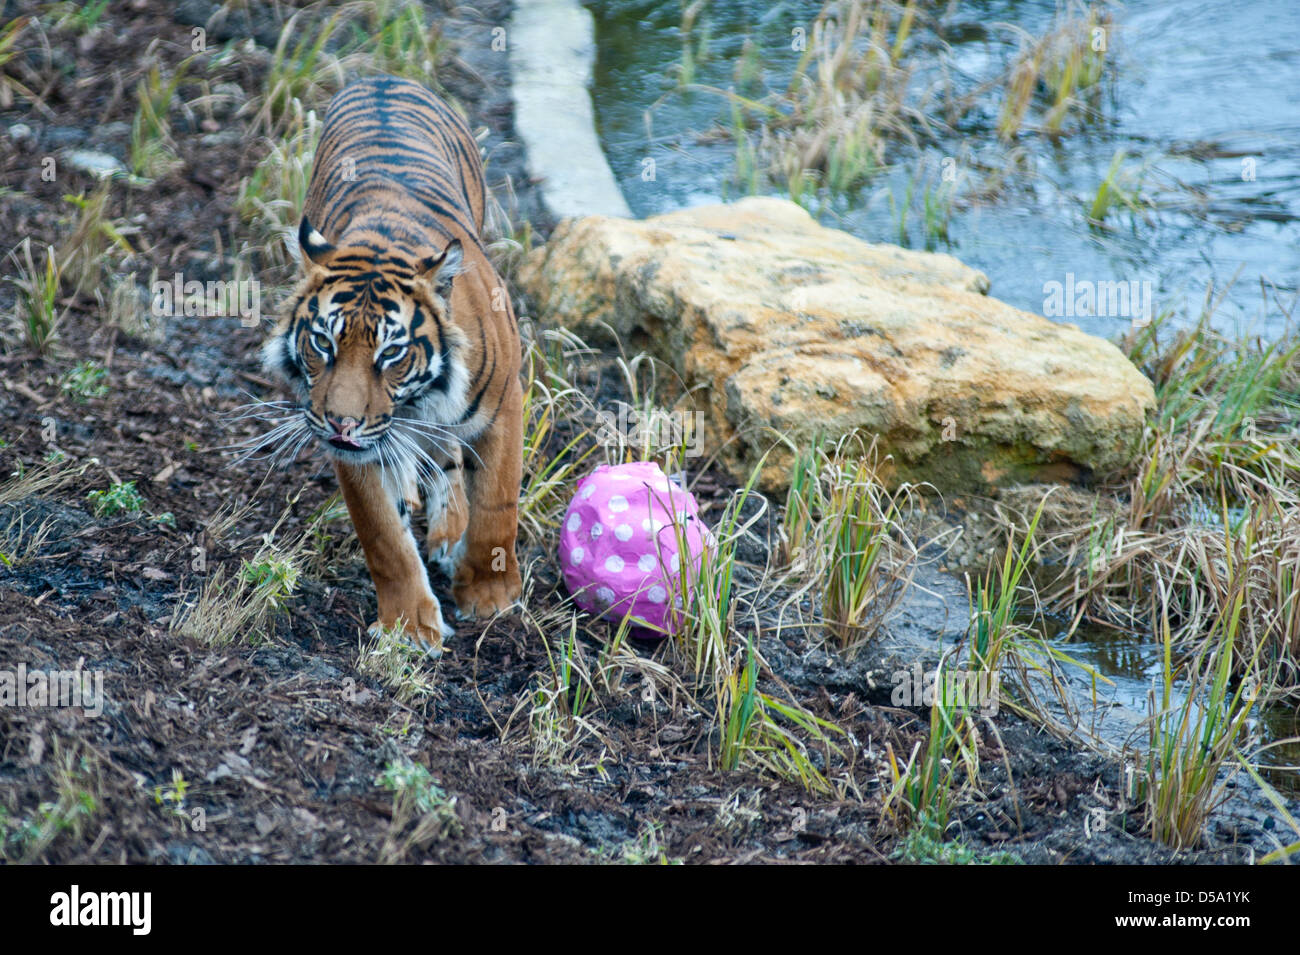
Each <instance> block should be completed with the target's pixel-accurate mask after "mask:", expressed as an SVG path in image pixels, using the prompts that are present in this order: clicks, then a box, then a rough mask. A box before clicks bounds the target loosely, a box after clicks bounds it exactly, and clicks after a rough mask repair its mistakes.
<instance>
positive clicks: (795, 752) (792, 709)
mask: <svg viewBox="0 0 1300 955" xmlns="http://www.w3.org/2000/svg"><path fill="white" fill-rule="evenodd" d="M761 469H762V462H760V464H759V466H758V467H756V468H755V469H754V471H753V473H751V475H750V477H749V480H748V482H747V483H746V484H745V486H744V487H743V488H741V489H739V490H738V491H736V492H735V493H734V494H733V496H732V498H731V500H730V501H729V502H728V503H727V506H726V508H725V509H724V511H723V513H722V516H721V517H720V518H719V520H718V522H717V524H716V526H715V528H714V530H713V532H711V533H708V534H705V536H704V546H703V549H702V551H701V552H700V555H699V558H698V560H682V561H681V565H680V572H679V573H678V575H677V577H676V579H675V580H674V581H673V588H672V590H671V592H670V594H669V597H670V598H671V599H672V600H673V604H674V607H675V610H674V612H673V614H672V618H671V625H670V630H671V634H672V639H673V646H674V648H675V650H676V652H677V653H678V655H679V659H680V660H681V661H682V663H683V664H685V665H686V666H687V668H688V671H687V672H688V673H690V674H691V679H692V683H693V686H694V688H695V691H696V692H698V693H700V694H701V696H702V698H703V699H704V700H711V702H712V709H713V714H714V721H715V723H716V725H717V727H718V748H717V753H718V762H719V765H720V766H722V768H724V769H728V770H734V769H739V768H742V767H748V768H751V769H756V770H758V771H760V772H766V773H769V774H771V775H774V776H776V777H778V778H783V779H790V780H793V781H796V782H799V783H800V784H801V785H803V786H804V787H805V788H806V789H808V790H809V791H810V792H819V793H831V792H833V791H834V787H833V786H832V784H831V782H830V781H829V780H828V778H827V775H826V772H827V771H828V770H829V768H830V766H831V764H832V762H833V761H835V760H843V759H844V758H845V752H844V750H843V749H842V748H841V747H840V746H839V744H838V743H837V742H836V739H837V738H838V737H840V736H842V735H843V730H842V729H840V728H839V727H838V726H836V725H835V724H833V723H831V722H829V721H827V720H824V719H821V718H820V717H818V716H816V715H814V714H813V713H811V712H809V711H808V710H807V709H805V708H804V707H802V706H800V705H799V704H798V703H797V702H795V701H794V700H793V698H790V697H789V696H788V694H786V695H785V698H782V697H780V696H778V695H777V694H775V693H771V692H766V691H764V690H761V689H760V688H759V679H760V676H765V677H767V678H768V679H769V680H771V681H773V682H775V681H776V678H775V676H774V675H772V674H771V673H770V671H769V670H768V669H767V667H766V665H764V664H762V661H761V658H760V657H759V655H758V651H757V649H756V643H757V639H756V636H753V635H751V636H748V637H746V638H745V639H744V640H743V642H742V640H741V630H740V628H739V625H738V623H737V620H736V616H737V611H738V609H739V607H740V605H741V594H740V586H739V581H738V580H737V578H736V547H737V544H738V542H739V541H740V539H741V537H742V535H743V534H744V533H745V532H746V531H747V530H748V528H749V527H750V526H752V525H753V524H754V523H755V522H756V521H758V520H759V519H760V518H761V517H762V516H763V510H764V509H763V508H759V509H758V510H757V511H756V512H755V513H754V514H753V515H751V516H750V517H749V518H748V519H747V520H742V518H741V513H742V511H743V510H744V508H745V504H746V501H747V500H749V498H750V495H751V494H753V493H754V492H753V487H754V482H755V481H756V480H757V478H758V475H759V473H760V472H761ZM763 503H764V505H765V502H763ZM670 507H671V502H670ZM673 529H674V532H675V534H676V535H677V551H678V553H679V554H682V555H688V554H691V553H692V548H691V546H690V542H689V539H688V538H687V535H686V528H685V527H684V526H683V522H682V521H674V523H673ZM749 624H750V625H752V631H753V632H754V633H757V632H759V630H760V627H761V625H760V623H759V621H758V620H757V618H756V616H755V617H754V618H753V619H752V620H751V621H749ZM744 629H745V630H750V629H751V626H749V625H747V626H746V627H745V628H744ZM814 753H816V755H814ZM819 762H820V764H821V766H820V767H819V766H818V763H819Z"/></svg>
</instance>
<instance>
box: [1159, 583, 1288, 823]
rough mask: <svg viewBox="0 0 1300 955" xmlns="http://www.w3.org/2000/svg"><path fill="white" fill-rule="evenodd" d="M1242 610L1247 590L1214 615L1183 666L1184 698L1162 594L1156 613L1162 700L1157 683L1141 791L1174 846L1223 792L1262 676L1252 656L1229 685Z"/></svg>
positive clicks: (1220, 799)
mask: <svg viewBox="0 0 1300 955" xmlns="http://www.w3.org/2000/svg"><path fill="white" fill-rule="evenodd" d="M1161 596H1163V594H1162V595H1161ZM1244 609H1245V594H1244V593H1243V592H1242V591H1240V590H1239V591H1237V593H1236V594H1235V595H1234V598H1233V599H1232V601H1231V603H1230V605H1229V607H1228V608H1226V610H1225V611H1224V612H1222V613H1220V614H1219V615H1218V616H1217V617H1216V619H1215V621H1214V625H1213V629H1212V631H1211V638H1212V639H1210V640H1207V641H1206V643H1205V644H1204V645H1203V646H1202V648H1201V650H1199V651H1198V652H1197V653H1196V654H1195V655H1194V656H1193V657H1192V658H1191V660H1190V661H1189V662H1188V663H1187V664H1186V665H1185V678H1184V681H1183V682H1184V684H1185V685H1184V687H1183V690H1184V694H1185V695H1184V696H1183V697H1182V699H1181V701H1180V700H1178V699H1176V698H1175V693H1174V686H1175V682H1176V681H1177V680H1178V676H1179V674H1178V671H1177V670H1176V669H1175V667H1174V663H1173V657H1174V650H1173V631H1172V629H1171V628H1170V625H1169V607H1168V605H1167V604H1166V603H1165V602H1164V601H1163V600H1161V602H1160V606H1159V609H1158V611H1157V613H1158V620H1159V631H1158V634H1157V635H1158V637H1159V639H1160V642H1161V645H1162V646H1163V649H1164V655H1163V662H1162V668H1161V673H1160V684H1159V691H1160V695H1159V699H1158V701H1157V697H1156V690H1155V689H1152V690H1151V691H1150V693H1149V696H1148V700H1149V703H1148V706H1149V709H1150V713H1149V727H1150V730H1149V738H1148V750H1147V753H1146V757H1145V760H1144V771H1143V773H1142V776H1141V780H1140V783H1141V785H1140V792H1139V796H1140V799H1141V800H1142V801H1143V803H1144V805H1145V807H1146V817H1147V825H1148V826H1149V827H1150V831H1151V835H1152V837H1153V838H1155V839H1156V840H1157V841H1160V842H1163V843H1165V844H1166V845H1169V846H1172V847H1173V848H1175V849H1183V848H1189V847H1192V846H1195V845H1197V844H1198V843H1199V842H1200V841H1201V838H1202V834H1203V831H1204V828H1205V823H1206V820H1207V819H1208V818H1209V816H1210V813H1212V812H1213V811H1214V810H1215V809H1216V808H1217V807H1218V806H1219V805H1221V804H1222V802H1223V801H1224V799H1226V798H1227V795H1228V785H1229V782H1230V780H1231V779H1232V777H1233V776H1234V775H1235V770H1236V768H1237V766H1236V763H1237V755H1238V749H1239V747H1240V745H1241V743H1242V742H1243V740H1244V739H1245V737H1246V736H1247V734H1248V732H1249V727H1250V715H1251V712H1252V711H1253V709H1254V705H1255V701H1256V699H1257V698H1258V687H1259V684H1260V682H1261V681H1262V680H1264V679H1266V677H1265V676H1263V675H1262V674H1261V673H1260V672H1259V670H1258V659H1257V658H1253V659H1252V660H1251V661H1249V662H1250V669H1248V670H1247V673H1246V678H1245V679H1243V680H1241V681H1240V682H1238V683H1237V685H1236V688H1235V689H1233V687H1232V680H1231V676H1232V670H1233V650H1234V646H1235V644H1236V641H1237V639H1238V636H1239V632H1240V628H1241V624H1242V620H1243V611H1244ZM1229 770H1231V771H1229Z"/></svg>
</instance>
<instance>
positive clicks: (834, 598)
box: [782, 436, 919, 652]
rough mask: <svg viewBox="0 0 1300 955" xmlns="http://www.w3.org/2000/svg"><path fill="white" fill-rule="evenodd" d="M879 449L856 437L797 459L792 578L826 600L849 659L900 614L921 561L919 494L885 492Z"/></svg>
mask: <svg viewBox="0 0 1300 955" xmlns="http://www.w3.org/2000/svg"><path fill="white" fill-rule="evenodd" d="M879 467H880V461H879V456H878V454H877V452H876V449H875V444H874V442H873V443H872V444H870V445H865V444H863V442H862V441H861V440H860V439H858V438H856V437H853V436H849V437H846V438H843V439H841V440H840V442H839V443H838V444H837V445H836V446H835V447H834V448H833V449H830V450H827V449H826V448H824V447H822V446H821V444H820V443H815V444H814V445H813V446H812V447H811V448H808V449H804V450H802V451H797V452H796V454H795V456H794V470H793V473H792V476H791V483H790V488H789V491H788V492H787V495H786V506H785V514H784V519H783V528H782V530H783V532H784V552H785V556H786V560H787V563H788V566H789V567H790V569H791V570H792V572H793V573H794V574H795V575H796V576H797V577H798V578H800V579H802V580H803V581H804V583H805V587H811V588H812V589H815V590H816V591H817V592H818V594H819V595H820V598H821V612H822V619H823V621H824V625H825V627H826V629H827V631H828V632H829V634H830V635H831V637H832V639H833V641H834V643H835V644H836V645H837V646H838V647H839V648H840V649H841V650H842V651H848V652H852V651H854V650H856V649H857V648H858V647H859V646H861V645H862V644H864V643H866V642H868V641H870V640H872V639H873V638H874V637H875V636H876V635H877V634H878V633H879V632H880V628H881V627H882V626H883V625H884V623H885V622H886V621H887V620H888V619H889V617H890V615H891V614H892V613H893V612H894V610H895V609H896V608H897V606H898V602H899V601H900V600H901V599H902V596H903V594H904V593H905V592H906V590H907V585H908V583H909V582H910V580H911V572H912V569H913V567H914V566H915V564H916V561H917V557H918V553H919V551H918V547H917V544H916V542H915V540H914V539H913V536H912V529H911V528H912V527H914V526H915V524H916V516H917V513H918V505H919V499H918V498H917V493H918V489H917V488H914V487H912V486H911V485H906V484H905V485H902V486H901V487H899V488H898V489H896V490H894V491H888V490H886V488H885V486H884V484H883V483H882V482H881V480H880V478H879V477H878V471H879Z"/></svg>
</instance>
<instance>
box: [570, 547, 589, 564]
mask: <svg viewBox="0 0 1300 955" xmlns="http://www.w3.org/2000/svg"><path fill="white" fill-rule="evenodd" d="M586 556H587V555H586V552H585V551H583V549H582V548H581V547H575V548H573V550H572V551H571V552H570V553H569V562H570V563H572V564H581V563H582V558H584V557H586Z"/></svg>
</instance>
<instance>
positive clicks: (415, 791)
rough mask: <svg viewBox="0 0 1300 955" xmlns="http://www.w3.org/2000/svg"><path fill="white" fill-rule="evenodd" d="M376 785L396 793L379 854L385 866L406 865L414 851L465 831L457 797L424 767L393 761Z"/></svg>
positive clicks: (406, 761)
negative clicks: (459, 814)
mask: <svg viewBox="0 0 1300 955" xmlns="http://www.w3.org/2000/svg"><path fill="white" fill-rule="evenodd" d="M375 785H376V786H378V787H380V788H381V789H383V790H385V791H387V792H390V793H392V794H393V814H392V821H391V822H390V823H389V827H388V834H387V835H386V836H385V838H384V844H383V846H382V848H381V849H380V852H379V861H380V863H382V864H384V865H395V864H399V863H402V862H404V861H405V860H406V859H407V858H408V857H409V856H410V853H411V852H412V850H414V849H423V848H425V847H427V846H428V845H429V844H431V843H433V842H435V841H440V840H443V839H447V838H450V837H453V836H457V835H459V834H460V833H461V831H462V826H461V822H460V817H459V816H457V815H456V797H455V796H449V795H448V794H447V793H446V792H445V791H444V790H443V788H442V787H441V786H439V785H438V783H437V781H436V780H435V779H434V778H433V776H432V775H431V774H430V773H429V770H427V769H426V768H425V767H423V766H421V765H420V764H419V763H413V762H411V761H410V760H408V759H404V758H403V759H401V760H398V761H396V762H390V763H388V764H387V765H385V766H384V769H383V771H382V772H381V773H380V774H379V775H378V776H376V777H375Z"/></svg>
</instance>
